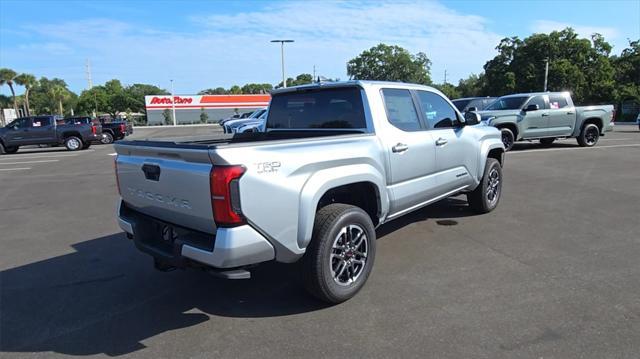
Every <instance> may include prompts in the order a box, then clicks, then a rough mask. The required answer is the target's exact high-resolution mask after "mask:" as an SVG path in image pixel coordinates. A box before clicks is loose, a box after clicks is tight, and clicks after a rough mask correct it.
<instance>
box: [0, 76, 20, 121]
mask: <svg viewBox="0 0 640 359" xmlns="http://www.w3.org/2000/svg"><path fill="white" fill-rule="evenodd" d="M16 76H18V74H17V73H16V72H15V71H13V70H11V69H7V68H2V69H0V86H2V85H5V84H6V85H7V86H9V90H11V96H12V97H13V109H14V110H15V111H16V113H17V112H18V102H16V91H15V90H14V88H13V84H14V81H15V78H16Z"/></svg>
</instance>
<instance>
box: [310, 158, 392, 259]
mask: <svg viewBox="0 0 640 359" xmlns="http://www.w3.org/2000/svg"><path fill="white" fill-rule="evenodd" d="M357 182H370V183H372V184H373V185H374V186H375V188H376V190H377V191H378V206H379V213H378V218H379V219H380V222H382V220H383V219H384V218H385V217H386V216H387V214H388V213H389V195H388V193H387V191H386V185H385V180H384V176H383V175H382V174H381V173H380V172H379V171H378V170H377V169H376V168H375V167H373V166H371V165H368V164H357V165H346V166H339V167H333V168H327V169H322V170H319V171H317V172H315V173H314V174H313V175H312V176H311V177H309V179H308V180H307V181H306V182H305V184H304V186H303V188H302V191H301V193H300V198H299V208H300V213H299V215H298V247H299V248H306V247H307V245H308V244H309V242H310V241H311V236H312V235H313V224H314V221H315V216H316V209H317V207H318V202H319V201H320V198H322V196H323V195H324V194H325V193H327V191H328V190H330V189H332V188H335V187H339V186H344V185H348V184H352V183H357Z"/></svg>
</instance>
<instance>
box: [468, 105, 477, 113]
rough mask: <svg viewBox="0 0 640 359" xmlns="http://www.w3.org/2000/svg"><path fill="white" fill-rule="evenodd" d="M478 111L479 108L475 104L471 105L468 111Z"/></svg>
mask: <svg viewBox="0 0 640 359" xmlns="http://www.w3.org/2000/svg"><path fill="white" fill-rule="evenodd" d="M476 111H478V108H477V107H475V106H471V107H469V108H468V109H467V112H476Z"/></svg>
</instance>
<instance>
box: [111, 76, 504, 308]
mask: <svg viewBox="0 0 640 359" xmlns="http://www.w3.org/2000/svg"><path fill="white" fill-rule="evenodd" d="M427 108H428V109H429V110H428V113H429V116H427V115H426V113H427V110H426V109H427ZM479 120H480V118H479V116H478V115H477V114H476V113H472V112H470V113H468V114H467V116H466V117H463V116H462V115H461V114H460V113H459V112H458V111H457V110H456V108H455V107H454V106H453V104H452V103H451V102H450V101H449V100H448V99H447V98H446V97H445V96H444V95H443V94H442V93H441V92H439V91H437V90H435V89H433V88H431V87H427V86H422V85H414V84H403V83H391V82H369V81H348V82H335V83H320V84H310V85H304V86H298V87H290V88H286V89H279V90H276V91H274V92H273V93H272V99H271V105H270V107H269V113H268V115H267V123H266V132H260V133H252V134H245V135H241V136H233V137H225V138H219V137H218V138H216V139H211V140H209V141H202V140H200V141H184V142H172V141H167V142H163V141H119V142H117V143H116V144H115V149H116V152H117V156H116V158H115V170H116V181H117V183H118V188H119V191H120V196H121V199H120V201H119V205H118V210H117V211H118V212H117V213H118V223H119V225H120V227H121V228H122V229H123V230H124V231H125V232H126V233H127V236H128V237H129V238H131V239H133V242H134V243H135V245H136V247H137V248H138V249H139V250H141V251H143V252H145V253H148V254H150V255H151V256H153V257H154V258H155V266H156V268H157V269H160V270H171V269H174V268H176V267H188V266H196V267H200V268H205V269H206V270H208V271H210V272H211V273H215V274H216V275H218V276H223V277H226V278H248V277H249V276H250V272H248V271H247V268H249V267H251V266H254V265H256V264H259V263H262V262H267V261H274V260H275V261H278V262H285V263H292V262H296V261H298V260H301V261H302V266H301V268H302V271H303V277H304V282H305V286H306V288H307V289H308V290H309V292H310V293H312V294H313V295H315V296H316V297H318V298H320V299H322V300H324V301H327V302H331V303H338V302H342V301H345V300H347V299H349V298H351V297H352V296H354V295H355V294H356V293H357V292H358V291H359V290H360V288H362V286H363V285H364V284H365V282H366V280H367V278H368V277H369V274H370V273H371V269H372V267H373V263H374V259H375V256H376V232H375V227H376V226H379V225H381V224H383V223H385V222H388V221H391V220H393V219H395V218H398V217H400V216H402V215H404V214H406V213H409V212H411V211H414V210H416V209H419V208H421V207H424V206H426V205H428V204H430V203H433V202H436V201H439V200H441V199H443V198H446V197H449V196H453V195H456V194H459V193H465V194H466V195H467V199H468V202H469V205H470V208H471V209H472V210H473V211H475V212H477V213H487V212H490V211H492V210H493V209H495V208H496V206H497V205H498V202H499V200H500V195H501V188H502V182H503V179H502V164H503V153H504V146H503V144H502V141H501V140H500V131H498V130H497V129H495V128H493V127H490V126H482V125H480V126H473V125H475V124H478V123H479Z"/></svg>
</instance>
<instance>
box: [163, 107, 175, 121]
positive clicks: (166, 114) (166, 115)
mask: <svg viewBox="0 0 640 359" xmlns="http://www.w3.org/2000/svg"><path fill="white" fill-rule="evenodd" d="M162 117H163V118H164V124H165V125H173V118H172V116H171V111H169V109H168V108H167V109H164V111H162Z"/></svg>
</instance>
